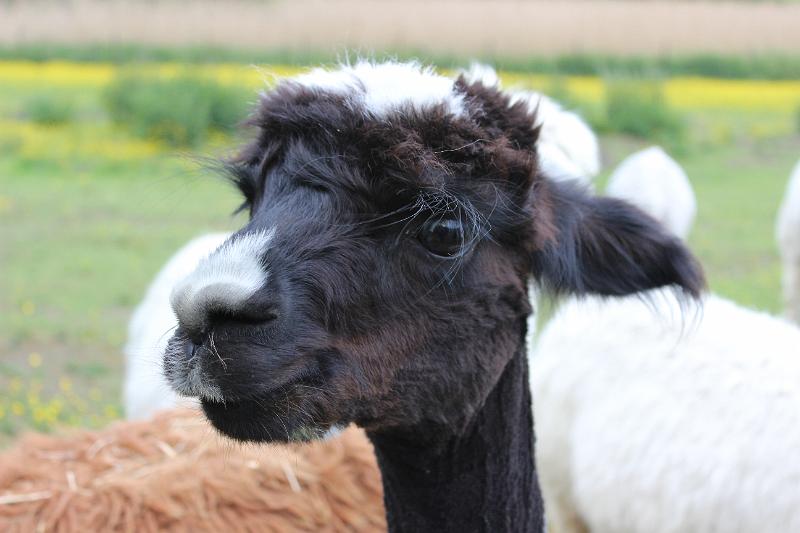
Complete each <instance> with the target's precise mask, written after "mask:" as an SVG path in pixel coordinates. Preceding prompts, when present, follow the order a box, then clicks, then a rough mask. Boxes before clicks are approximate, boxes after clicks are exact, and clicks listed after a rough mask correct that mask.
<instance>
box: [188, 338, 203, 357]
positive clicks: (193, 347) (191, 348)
mask: <svg viewBox="0 0 800 533" xmlns="http://www.w3.org/2000/svg"><path fill="white" fill-rule="evenodd" d="M200 346H202V344H201V343H198V342H195V341H193V340H191V339H189V342H187V343H186V345H185V346H184V352H185V354H186V356H187V357H189V358H191V357H194V356H195V354H196V353H197V350H199V349H200Z"/></svg>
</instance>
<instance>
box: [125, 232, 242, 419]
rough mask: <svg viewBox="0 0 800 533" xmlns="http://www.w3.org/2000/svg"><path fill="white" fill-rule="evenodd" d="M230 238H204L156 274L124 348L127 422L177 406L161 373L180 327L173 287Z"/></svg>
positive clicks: (172, 393)
mask: <svg viewBox="0 0 800 533" xmlns="http://www.w3.org/2000/svg"><path fill="white" fill-rule="evenodd" d="M228 237H229V234H227V233H212V234H209V235H203V236H202V237H197V238H196V239H194V240H192V241H190V242H189V243H188V244H186V245H185V246H184V247H183V248H181V249H180V250H178V252H176V253H175V255H173V256H172V257H171V258H170V260H169V261H168V262H167V264H166V265H164V267H163V268H162V269H161V271H159V273H158V274H157V275H156V277H155V279H154V280H153V282H152V283H151V284H150V287H149V288H148V289H147V293H146V294H145V297H144V299H143V300H142V301H141V303H140V304H139V306H138V307H137V308H136V310H135V311H134V313H133V316H132V317H131V321H130V323H129V324H128V342H127V344H126V345H125V348H124V352H125V384H124V404H125V416H126V417H127V418H128V419H139V418H146V417H149V416H150V415H152V414H153V413H155V412H156V411H158V410H159V409H167V408H169V407H174V406H175V405H176V404H177V403H178V397H177V396H176V395H175V393H174V392H172V389H170V387H169V386H168V385H167V383H166V381H165V380H164V376H163V375H162V371H161V359H162V357H163V356H164V349H165V348H166V346H167V341H169V339H170V337H171V336H172V333H173V329H174V328H175V327H176V326H177V320H176V318H175V314H174V313H173V311H172V307H170V303H169V297H170V294H171V293H172V288H173V287H174V286H175V285H176V284H177V283H178V282H179V281H181V280H182V279H183V278H185V277H186V276H187V275H189V274H191V273H192V272H193V271H194V270H195V268H196V267H197V263H198V262H199V261H200V260H201V259H202V258H204V257H206V256H207V255H208V254H210V253H211V252H212V251H214V250H216V249H217V247H219V245H220V244H222V243H223V242H224V241H225V239H227V238H228Z"/></svg>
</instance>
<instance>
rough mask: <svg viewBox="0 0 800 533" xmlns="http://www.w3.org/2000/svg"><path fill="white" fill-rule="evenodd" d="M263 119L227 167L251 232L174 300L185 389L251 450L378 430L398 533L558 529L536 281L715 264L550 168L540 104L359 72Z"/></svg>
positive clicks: (405, 67) (268, 106) (281, 87)
mask: <svg viewBox="0 0 800 533" xmlns="http://www.w3.org/2000/svg"><path fill="white" fill-rule="evenodd" d="M249 122H250V124H251V125H252V126H253V127H254V128H255V134H254V136H253V139H252V141H251V142H250V143H249V144H247V145H246V146H245V147H244V148H243V149H242V150H241V151H240V152H239V154H238V155H237V156H236V157H234V158H233V159H232V160H230V161H228V162H227V164H226V166H227V168H228V170H229V174H230V178H231V179H232V180H233V181H234V182H235V183H236V184H237V185H238V187H239V188H240V190H241V192H242V195H243V197H244V205H243V208H244V209H246V210H247V211H248V212H249V214H250V219H249V221H248V222H247V223H246V224H245V226H244V227H243V228H242V229H240V230H239V231H237V232H236V233H234V235H233V236H232V237H230V238H229V239H228V240H227V241H225V243H223V244H222V246H220V247H219V248H218V249H217V250H216V251H215V252H214V253H212V254H211V255H210V256H209V257H207V258H205V259H203V260H201V261H200V263H199V264H198V266H197V269H196V270H195V271H194V272H193V273H192V274H190V275H189V276H188V277H186V278H185V279H183V280H182V281H180V282H179V283H178V284H177V285H176V287H175V289H174V290H173V293H172V296H171V303H172V307H173V309H174V311H175V314H176V316H177V318H178V323H179V327H178V329H177V330H176V332H175V334H174V335H173V337H172V338H171V339H170V341H169V343H168V346H167V350H166V352H165V355H164V369H165V374H166V376H167V380H168V381H169V383H170V385H171V386H172V387H173V388H174V389H175V390H176V392H178V393H179V394H181V395H184V396H190V397H196V398H199V399H200V403H201V406H202V409H203V412H204V413H205V415H206V417H207V418H208V419H209V420H210V422H211V424H212V425H213V426H214V427H215V428H216V429H217V430H218V431H219V432H220V433H222V434H223V435H227V436H229V437H231V438H233V439H236V440H239V441H245V442H294V441H309V440H315V439H319V438H323V437H325V436H326V435H329V434H330V432H331V431H335V430H337V429H339V428H341V427H344V426H347V425H348V424H350V423H355V424H356V425H358V426H360V427H362V428H364V429H365V430H366V432H367V436H368V438H369V439H370V441H371V442H372V444H373V446H374V449H375V453H376V457H377V461H378V466H379V468H380V470H381V475H382V481H383V486H384V501H385V505H386V516H387V522H388V526H389V529H390V530H391V531H541V530H542V508H541V498H540V495H539V489H538V483H537V478H536V469H535V466H534V460H533V457H534V449H533V441H534V431H533V419H532V413H531V404H530V388H529V384H528V371H527V358H526V355H525V345H524V341H525V333H526V321H527V317H528V315H529V313H530V312H531V307H530V304H529V301H528V291H527V288H528V282H529V279H534V280H536V282H537V283H538V284H541V285H542V286H543V287H546V288H547V289H548V290H549V291H551V292H553V293H563V294H600V295H625V294H632V293H636V292H639V291H643V290H647V289H651V288H656V287H665V286H674V287H675V290H676V291H677V292H680V293H681V294H683V295H684V297H696V296H698V295H699V294H700V292H701V290H702V288H703V286H704V280H703V275H702V271H701V269H700V267H699V265H698V263H697V262H696V260H695V259H694V258H693V257H692V256H691V254H690V253H689V251H688V250H687V249H686V247H685V246H684V245H683V244H682V243H681V242H680V240H679V239H677V238H675V237H674V236H672V235H671V234H669V233H668V232H667V231H666V230H664V229H662V228H661V227H660V225H659V224H658V223H657V222H656V221H655V220H653V219H652V218H651V217H649V216H647V215H646V214H644V213H642V212H641V211H640V210H638V209H636V208H634V207H632V206H630V205H629V204H626V203H625V202H622V201H619V200H616V199H609V198H602V197H595V196H592V195H591V194H589V193H588V192H587V191H586V190H585V188H582V187H579V186H577V185H576V184H574V183H566V182H559V181H556V180H552V179H550V178H548V177H547V176H546V175H544V174H543V173H542V172H540V170H539V168H538V164H537V157H536V141H537V134H538V132H539V128H537V127H535V125H536V118H535V116H534V114H533V112H532V111H531V109H530V108H529V107H528V106H527V105H525V103H524V102H521V101H514V100H512V96H511V95H509V94H507V93H504V92H502V91H501V90H500V89H499V88H497V87H492V86H489V87H487V86H485V85H484V84H482V83H480V82H474V83H470V82H468V81H467V80H466V79H465V78H464V77H459V78H458V79H455V80H453V79H450V78H447V77H444V76H441V75H438V74H436V73H434V72H433V71H432V70H430V69H424V68H421V67H419V66H418V65H417V64H414V63H392V62H389V63H379V64H373V63H368V62H359V63H357V64H355V65H353V66H340V67H337V68H335V69H332V70H324V69H315V70H312V71H311V72H309V73H306V74H303V75H300V76H298V77H296V78H293V79H291V80H286V81H283V82H281V83H279V84H278V85H277V86H276V87H275V88H273V89H272V90H270V91H269V92H267V93H265V94H263V95H262V97H261V101H260V103H259V105H258V108H257V109H256V111H255V112H254V114H253V115H252V117H251V118H250V120H249ZM576 333H577V334H580V331H577V332H576Z"/></svg>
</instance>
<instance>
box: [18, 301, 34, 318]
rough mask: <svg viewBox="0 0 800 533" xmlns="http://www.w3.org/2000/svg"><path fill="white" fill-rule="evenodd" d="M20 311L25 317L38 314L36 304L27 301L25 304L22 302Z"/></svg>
mask: <svg viewBox="0 0 800 533" xmlns="http://www.w3.org/2000/svg"><path fill="white" fill-rule="evenodd" d="M19 311H20V313H22V314H23V315H24V316H31V315H32V314H33V313H35V312H36V304H34V303H33V302H32V301H30V300H25V301H24V302H22V304H20V306H19Z"/></svg>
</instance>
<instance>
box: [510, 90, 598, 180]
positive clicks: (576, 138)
mask: <svg viewBox="0 0 800 533" xmlns="http://www.w3.org/2000/svg"><path fill="white" fill-rule="evenodd" d="M514 96H515V97H516V98H517V99H520V100H524V101H525V102H527V103H528V106H529V107H530V108H531V109H536V112H537V119H538V123H539V124H541V127H542V129H541V132H540V134H539V152H540V154H544V155H542V156H541V158H542V161H543V165H544V169H545V172H548V170H549V171H550V172H551V174H549V175H550V176H552V177H554V178H556V179H559V178H569V177H577V178H579V179H581V180H582V181H584V182H586V183H590V182H591V179H592V178H594V177H595V176H596V175H597V174H598V173H599V172H600V145H599V143H598V142H597V136H596V135H595V134H594V132H593V131H592V129H591V128H590V127H589V125H588V124H586V122H585V121H584V120H583V119H582V118H581V117H580V116H578V114H577V113H574V112H572V111H567V110H566V109H564V108H563V107H561V104H559V103H557V102H556V101H555V100H553V99H552V98H549V97H547V96H545V95H543V94H539V93H534V92H519V91H518V92H516V93H515V95H514ZM543 149H544V151H543ZM555 151H560V152H561V153H562V154H563V156H564V159H566V160H568V161H569V162H570V163H572V165H574V167H573V168H572V169H569V168H566V167H565V168H564V169H562V170H560V171H559V168H558V167H550V168H548V164H549V160H548V155H547V152H555ZM550 157H551V158H552V156H550ZM553 161H554V164H555V163H556V162H557V161H556V160H555V159H553ZM568 172H570V173H571V175H570V174H568Z"/></svg>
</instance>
